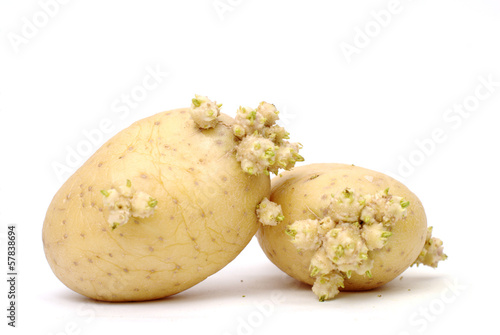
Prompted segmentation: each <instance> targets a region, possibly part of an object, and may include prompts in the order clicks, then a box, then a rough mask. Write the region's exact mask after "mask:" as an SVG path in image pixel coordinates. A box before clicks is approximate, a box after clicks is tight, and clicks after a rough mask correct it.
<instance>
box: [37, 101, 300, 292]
mask: <svg viewBox="0 0 500 335" xmlns="http://www.w3.org/2000/svg"><path fill="white" fill-rule="evenodd" d="M220 107H221V105H220V104H217V103H215V102H212V101H210V100H209V99H208V98H207V97H204V96H198V95H197V96H196V97H195V98H194V99H192V104H191V107H190V108H182V109H176V110H172V111H168V112H163V113H159V114H157V115H153V116H151V117H148V118H146V119H143V120H140V121H138V122H136V123H134V124H133V125H132V126H130V127H129V128H127V129H125V130H123V131H121V132H120V133H118V134H117V135H116V136H115V137H113V138H112V139H110V140H109V141H108V142H107V143H105V144H104V145H103V146H102V147H101V148H100V149H99V150H97V152H96V153H95V154H94V155H93V156H92V157H91V158H90V159H89V160H88V161H87V162H86V163H85V164H84V165H83V166H82V167H81V168H80V169H79V170H78V171H77V172H76V173H75V174H74V175H72V176H71V177H70V178H69V179H68V180H67V181H66V183H65V184H64V185H63V186H62V187H61V188H60V190H59V191H58V192H57V194H56V195H55V196H54V198H53V200H52V203H51V204H50V206H49V208H48V211H47V215H46V218H45V222H44V225H43V244H44V249H45V254H46V257H47V260H48V262H49V264H50V266H51V268H52V270H53V272H54V273H55V275H56V276H57V277H58V278H59V279H60V280H61V281H62V282H63V283H64V284H65V285H66V286H68V287H69V288H70V289H72V290H74V291H76V292H78V293H80V294H82V295H85V296H87V297H90V298H93V299H97V300H104V301H141V300H151V299H158V298H162V297H166V296H170V295H172V294H176V293H178V292H181V291H183V290H185V289H187V288H189V287H191V286H193V285H195V284H197V283H199V282H200V281H202V280H204V279H205V278H207V277H208V276H210V275H211V274H213V273H215V272H217V271H218V270H220V269H221V268H223V267H224V266H225V265H226V264H228V263H229V262H230V261H231V260H233V259H234V258H235V257H236V256H237V255H238V254H239V253H240V251H241V250H242V249H243V248H244V247H245V246H246V245H247V244H248V242H249V241H250V240H251V238H252V236H254V234H255V233H256V231H257V229H258V220H257V216H256V212H257V208H256V207H257V205H258V204H259V203H260V202H261V201H262V199H263V198H265V197H267V196H268V195H269V192H270V177H269V172H273V173H277V171H278V169H279V168H288V169H290V168H291V167H293V166H294V164H295V162H296V161H298V160H302V157H301V156H300V155H299V154H298V150H299V145H298V144H296V143H289V142H287V141H285V139H286V138H288V133H286V132H285V131H284V129H283V128H281V127H279V126H277V125H275V121H276V120H277V119H278V112H277V110H276V108H275V107H274V106H273V105H271V104H268V103H265V102H263V103H261V104H260V105H259V107H258V108H256V109H252V108H245V109H243V108H240V110H239V111H238V113H237V116H236V120H234V119H233V118H231V117H229V116H227V115H225V114H220V111H219V108H220ZM242 132H245V134H243V133H242ZM271 219H274V218H271V217H270V218H269V220H271ZM279 219H280V218H278V220H279Z"/></svg>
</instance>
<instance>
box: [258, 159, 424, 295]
mask: <svg viewBox="0 0 500 335" xmlns="http://www.w3.org/2000/svg"><path fill="white" fill-rule="evenodd" d="M346 187H350V188H353V189H355V190H356V191H358V192H360V193H361V194H370V193H372V194H374V193H376V192H379V191H381V190H385V189H386V188H388V187H389V188H390V192H391V194H393V195H397V196H401V197H404V198H405V199H406V200H409V201H410V206H409V207H408V209H407V211H408V212H407V218H406V219H404V220H399V221H397V222H396V223H395V224H394V226H393V228H392V233H393V235H392V236H391V237H390V238H389V239H388V241H387V244H386V245H385V246H384V247H383V248H382V249H379V250H375V251H372V255H373V258H374V265H373V269H372V270H371V273H372V276H373V277H372V278H368V277H366V276H362V275H358V274H356V273H353V274H352V277H351V278H350V279H347V278H346V279H345V281H344V285H345V288H344V289H342V290H344V291H361V290H369V289H373V288H376V287H379V286H381V285H383V284H385V283H387V282H389V281H391V280H392V279H394V278H396V277H397V276H398V275H399V274H401V273H402V272H403V271H405V270H406V269H407V268H408V267H409V266H410V265H411V264H412V263H413V262H414V261H415V259H416V258H417V257H418V255H419V253H420V251H421V250H422V247H423V245H424V243H425V237H426V227H427V219H426V216H425V212H424V208H423V206H422V203H421V202H420V200H419V199H418V198H417V197H416V196H415V195H414V194H413V193H412V192H411V191H410V190H409V189H408V188H407V187H406V186H404V185H403V184H401V183H400V182H398V181H397V180H395V179H393V178H391V177H389V176H387V175H384V174H382V173H380V172H376V171H372V170H369V169H365V168H361V167H357V166H352V165H345V164H334V163H329V164H311V165H304V166H300V167H297V168H295V169H293V170H292V171H287V172H284V173H283V174H282V176H281V177H275V178H274V179H273V180H272V189H271V198H270V200H271V201H273V202H276V203H277V204H279V205H281V208H282V210H283V214H284V216H285V219H284V220H283V221H282V222H281V223H280V224H278V225H277V226H262V227H260V228H259V231H258V232H257V238H258V240H259V243H260V246H261V247H262V249H263V250H264V252H265V254H266V255H267V257H268V258H269V259H270V260H271V262H273V263H274V264H275V265H276V266H277V267H278V268H280V269H281V270H282V271H284V272H286V273H287V274H288V275H290V276H291V277H293V278H295V279H297V280H300V281H302V282H304V283H307V284H309V285H312V284H313V283H314V278H312V277H310V276H309V273H310V270H309V264H310V261H311V258H312V256H313V254H314V251H309V250H305V251H300V252H299V251H297V249H296V247H295V246H294V245H293V244H292V242H291V238H290V236H288V235H287V234H286V233H285V229H286V227H287V226H288V225H290V224H292V223H293V222H295V221H296V220H306V219H317V217H318V216H319V217H323V216H324V215H326V214H327V208H328V205H329V202H330V199H331V194H336V193H338V192H340V191H342V190H343V189H345V188H346Z"/></svg>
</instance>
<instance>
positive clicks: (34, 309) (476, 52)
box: [0, 0, 500, 335]
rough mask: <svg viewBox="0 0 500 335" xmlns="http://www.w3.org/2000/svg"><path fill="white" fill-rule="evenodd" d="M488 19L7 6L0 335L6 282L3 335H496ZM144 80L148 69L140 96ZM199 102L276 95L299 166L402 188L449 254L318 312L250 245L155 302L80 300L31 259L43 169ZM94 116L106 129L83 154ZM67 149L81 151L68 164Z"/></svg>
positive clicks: (484, 5) (435, 6)
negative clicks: (9, 277)
mask: <svg viewBox="0 0 500 335" xmlns="http://www.w3.org/2000/svg"><path fill="white" fill-rule="evenodd" d="M45 3H52V5H50V6H47V5H43V4H45ZM54 4H58V5H57V7H56V6H54ZM214 5H217V6H214ZM44 8H45V9H44ZM391 11H392V13H391ZM46 13H49V14H50V15H49V14H46ZM388 13H389V15H388ZM499 18H500V2H499V1H494V0H474V1H472V0H471V1H460V0H454V1H451V0H447V1H431V0H414V1H410V0H401V1H399V2H398V1H396V2H394V1H392V2H391V1H389V0H385V1H352V3H351V2H348V1H290V0H288V1H284V0H283V1H264V0H221V1H213V0H205V1H201V0H200V1H152V0H149V1H130V0H120V1H118V0H114V1H111V0H110V1H93V0H88V1H77V0H73V1H66V3H64V4H63V1H62V0H61V1H60V3H59V2H54V0H53V1H49V0H42V1H34V0H24V1H2V2H1V4H0V155H1V161H0V197H1V198H0V204H1V207H0V222H1V225H2V227H1V233H0V238H1V242H2V245H1V253H2V256H1V257H0V259H1V262H2V265H1V266H0V268H1V269H2V275H1V277H2V278H4V277H6V273H7V270H6V264H5V263H6V226H7V225H8V224H17V227H18V253H19V254H18V260H19V268H18V271H19V278H18V281H19V284H18V293H19V295H18V300H17V304H18V321H17V325H18V327H17V328H16V329H11V328H10V327H7V326H6V324H7V319H6V317H5V316H6V315H7V312H6V308H7V303H8V301H7V298H6V295H7V286H6V280H4V279H2V280H1V282H2V285H1V291H0V296H1V297H2V298H1V300H0V304H1V308H0V309H1V310H2V311H3V312H2V313H0V314H1V315H0V320H2V321H1V323H2V324H1V326H0V327H1V329H2V334H4V329H7V330H8V334H14V333H21V332H22V333H23V334H26V333H27V331H29V333H30V334H109V333H116V334H137V333H141V332H153V333H162V334H178V333H193V334H194V333H201V332H203V333H204V334H276V333H278V332H279V333H285V332H286V331H288V332H291V331H294V334H301V333H308V334H310V333H325V334H330V333H332V334H333V333H342V334H346V333H349V334H358V333H362V332H363V333H365V334H366V333H367V332H370V334H384V335H391V334H394V335H403V334H438V333H443V332H445V333H447V334H449V333H452V332H454V331H461V333H466V332H467V333H469V332H474V333H491V332H489V331H487V329H491V331H495V330H496V329H497V326H495V319H496V318H497V313H496V312H497V311H495V310H494V308H490V307H488V304H489V302H492V303H493V304H494V305H493V306H495V307H496V303H497V302H498V300H499V298H500V296H499V293H498V288H497V287H496V284H497V282H498V277H497V275H498V270H496V267H497V264H498V236H499V232H500V229H499V224H500V222H499V221H500V219H499V216H498V214H497V213H498V206H499V205H498V189H499V187H500V182H499V171H500V170H499V163H498V159H497V157H498V152H499V151H498V145H499V144H500V135H499V131H498V129H499V125H500V116H499V107H500V86H499V85H500V62H499V60H500V47H499V43H500V39H499V32H500V20H499ZM148 71H149V72H151V71H156V72H159V73H160V74H159V75H158V77H157V79H158V82H157V85H154V86H155V87H154V88H152V87H149V88H150V89H149V90H145V89H144V88H141V85H142V82H143V80H144V78H145V77H146V76H147V75H148ZM167 73H168V74H167ZM488 81H489V82H490V84H484V82H488ZM140 93H145V94H143V95H140ZM194 93H198V94H204V95H208V96H209V97H210V98H212V99H215V100H217V101H218V102H222V103H224V107H223V112H225V113H227V114H231V115H234V111H235V110H236V108H237V107H238V106H239V105H249V106H256V105H257V104H258V103H259V102H260V101H262V100H266V101H268V102H271V103H274V104H275V105H276V106H277V107H278V109H279V110H281V111H282V113H281V115H282V117H283V120H282V123H283V124H284V125H285V126H286V127H287V128H288V130H289V131H290V132H291V133H292V140H293V141H299V142H301V143H302V144H303V145H304V149H303V151H302V153H303V156H304V157H305V158H306V162H305V163H316V162H340V163H349V164H351V163H352V164H355V165H359V166H363V167H366V168H370V169H373V170H378V171H381V172H384V173H387V174H390V175H392V176H394V177H396V178H397V179H399V180H401V181H403V182H404V183H405V184H406V185H407V186H408V187H409V188H410V189H411V190H413V191H414V192H415V193H416V194H417V195H418V196H419V197H420V199H421V200H422V202H423V203H424V206H425V208H426V212H427V216H428V221H429V224H430V225H433V226H434V227H435V228H434V232H435V235H436V236H439V237H441V238H442V239H443V240H444V242H445V251H446V253H447V254H448V255H449V259H448V260H447V261H446V262H445V263H443V264H442V265H441V266H440V267H439V268H438V269H436V270H433V269H425V268H422V267H420V268H416V269H410V270H408V271H407V272H405V274H404V277H403V279H401V280H400V279H396V280H394V281H393V282H391V283H389V284H387V285H386V286H384V287H382V288H380V289H378V290H376V291H370V292H363V293H341V294H340V295H339V296H338V298H337V299H335V300H333V301H329V302H325V303H319V302H318V301H317V300H316V297H315V296H314V295H313V293H312V292H311V291H310V289H309V288H308V287H306V286H303V285H299V284H298V283H297V282H296V281H294V280H293V279H291V278H289V277H287V276H286V275H284V274H283V273H281V272H280V270H278V269H277V268H276V267H275V266H274V265H272V264H271V263H270V262H269V261H268V260H267V258H266V257H265V255H264V254H263V253H262V251H261V250H260V247H259V246H258V244H257V243H256V241H255V240H253V241H252V242H251V243H250V244H249V245H248V247H247V248H246V249H245V250H244V251H243V253H242V254H241V255H240V256H239V257H238V258H237V259H236V260H235V261H234V262H232V263H231V264H229V265H228V266H227V267H226V268H224V269H223V270H221V271H220V272H219V273H217V274H216V275H214V276H212V277H210V278H208V279H207V280H206V281H204V282H202V283H201V284H199V285H197V286H195V287H194V288H192V289H189V290H187V291H185V292H183V293H181V294H178V295H176V296H173V297H171V298H168V299H163V300H159V301H154V302H146V303H130V304H108V303H96V302H93V301H91V300H88V299H85V298H83V297H81V296H79V295H78V294H76V293H73V292H72V291H70V290H69V289H67V288H66V287H65V286H64V285H63V284H61V283H60V282H59V281H58V280H57V279H56V277H55V276H54V275H53V274H52V272H51V270H50V268H49V266H48V264H47V262H46V260H45V256H44V253H43V248H42V241H41V228H42V222H43V219H44V215H45V211H46V209H47V207H48V205H49V203H50V201H51V199H52V196H53V195H54V194H55V192H56V191H57V189H58V188H59V187H60V186H61V185H62V183H63V181H64V180H65V179H66V178H67V177H68V176H69V173H66V174H65V175H60V174H59V175H58V174H57V173H56V171H55V170H54V166H58V164H59V166H61V165H66V166H67V168H68V169H69V170H70V171H71V172H73V171H75V170H76V167H77V166H78V165H81V164H82V163H83V161H84V160H86V159H87V158H88V157H89V156H90V154H91V152H93V151H95V150H96V149H97V148H98V147H99V146H100V145H101V144H102V143H104V141H105V140H107V139H108V138H110V137H111V136H112V135H113V134H114V133H116V132H118V131H119V130H120V129H123V128H125V127H126V126H128V125H129V124H131V123H132V122H134V121H136V120H138V119H141V118H143V117H146V116H149V115H152V114H155V113H158V112H161V111H164V110H168V109H174V108H178V107H184V106H188V104H189V103H190V99H191V97H192V96H193V94H194ZM133 94H135V100H132V101H130V102H129V103H130V105H129V107H126V106H127V105H125V102H124V100H123V99H126V96H127V95H128V96H131V95H133ZM124 106H125V107H124ZM460 108H462V110H463V111H464V112H463V115H462V116H461V115H460V114H459V113H458V111H459V109H460ZM450 109H451V110H450ZM103 120H104V121H103ZM106 120H107V121H106ZM103 122H104V123H106V122H107V123H108V126H109V127H111V128H113V129H112V130H111V131H110V130H109V129H108V128H106V129H105V130H106V132H105V133H104V132H102V133H101V134H102V136H101V137H102V138H99V137H100V136H98V135H95V137H94V138H95V139H97V140H99V141H97V140H96V141H97V142H99V143H97V142H96V144H95V145H92V146H91V147H90V148H89V147H88V145H87V146H85V141H87V139H86V136H85V133H92V134H97V133H96V132H97V131H100V130H99V127H100V125H101V124H102V123H103ZM433 135H434V137H435V139H434V140H431V139H432V137H433ZM431 141H433V142H431ZM418 143H419V144H418ZM72 150H73V151H76V150H79V151H80V154H81V157H80V160H78V159H75V158H74V157H73V160H70V163H71V165H73V166H72V167H69V166H68V164H67V162H66V160H67V158H68V155H69V153H70V152H72ZM85 151H87V152H85ZM403 162H406V163H403ZM378 295H381V297H379V296H378ZM243 296H245V297H243ZM490 327H491V328H490Z"/></svg>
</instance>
